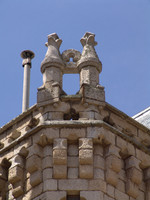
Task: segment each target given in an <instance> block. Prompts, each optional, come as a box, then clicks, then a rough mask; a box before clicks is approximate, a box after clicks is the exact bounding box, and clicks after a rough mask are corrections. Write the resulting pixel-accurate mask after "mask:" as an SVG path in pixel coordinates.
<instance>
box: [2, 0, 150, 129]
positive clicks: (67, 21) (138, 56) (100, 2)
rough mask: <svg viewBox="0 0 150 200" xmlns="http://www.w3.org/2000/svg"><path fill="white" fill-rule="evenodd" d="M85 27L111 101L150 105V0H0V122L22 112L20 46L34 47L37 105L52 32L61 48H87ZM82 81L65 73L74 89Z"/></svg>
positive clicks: (122, 106) (129, 110) (127, 107)
mask: <svg viewBox="0 0 150 200" xmlns="http://www.w3.org/2000/svg"><path fill="white" fill-rule="evenodd" d="M86 31H89V32H93V33H95V34H96V37H95V39H96V41H97V42H98V45H97V46H96V51H97V54H98V56H99V58H100V60H101V62H102V64H103V66H102V67H103V68H102V73H101V74H100V84H101V85H103V86H104V87H105V92H106V101H107V102H108V103H110V104H112V105H113V106H115V107H117V108H118V109H119V110H121V111H123V112H125V113H126V114H128V115H129V116H133V115H134V114H136V113H138V112H140V111H141V110H143V109H145V108H147V107H148V106H150V78H149V77H150V0H113V1H112V0H76V1H75V0H74V1H73V0H60V1H59V0H55V1H52V0H44V1H43V0H26V1H23V0H13V1H9V0H0V52H1V53H0V92H1V93H0V126H2V125H4V124H5V123H7V122H9V121H10V120H11V119H13V118H15V117H16V116H18V115H19V114H21V110H22V108H21V107H22V86H23V68H22V59H21V57H20V53H21V51H23V50H24V49H30V50H32V51H33V52H34V53H35V58H34V59H33V61H32V69H31V88H30V106H32V105H34V104H35V103H36V93H37V88H38V87H40V86H41V85H42V74H41V72H40V65H41V62H42V60H43V58H44V56H45V53H46V50H47V49H46V47H45V45H44V44H45V42H46V41H47V35H48V34H50V33H53V32H56V33H57V34H58V36H59V37H60V38H61V39H62V40H63V43H62V45H61V48H60V51H61V52H62V51H64V50H66V49H70V48H74V49H77V50H79V51H82V45H81V44H80V39H81V37H82V36H83V35H84V33H85V32H86ZM78 87H79V81H78V80H77V77H72V76H71V75H70V76H68V77H64V90H65V91H67V92H68V93H69V94H75V93H76V91H77V90H78Z"/></svg>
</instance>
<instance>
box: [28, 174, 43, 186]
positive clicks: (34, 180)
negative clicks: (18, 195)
mask: <svg viewBox="0 0 150 200" xmlns="http://www.w3.org/2000/svg"><path fill="white" fill-rule="evenodd" d="M41 182H42V173H41V171H35V172H34V173H32V174H31V175H30V184H31V185H32V187H34V186H36V185H38V184H40V183H41Z"/></svg>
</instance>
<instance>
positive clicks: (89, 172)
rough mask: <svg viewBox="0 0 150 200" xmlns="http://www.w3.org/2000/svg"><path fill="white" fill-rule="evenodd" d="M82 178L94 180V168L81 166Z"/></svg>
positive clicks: (80, 174) (80, 173)
mask: <svg viewBox="0 0 150 200" xmlns="http://www.w3.org/2000/svg"><path fill="white" fill-rule="evenodd" d="M79 176H80V178H85V179H89V178H93V166H92V165H80V166H79Z"/></svg>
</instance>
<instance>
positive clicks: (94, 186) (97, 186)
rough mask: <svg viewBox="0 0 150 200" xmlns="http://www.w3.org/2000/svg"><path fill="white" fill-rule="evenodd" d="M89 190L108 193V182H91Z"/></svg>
mask: <svg viewBox="0 0 150 200" xmlns="http://www.w3.org/2000/svg"><path fill="white" fill-rule="evenodd" d="M88 190H93V191H99V190H100V191H102V192H104V193H106V182H105V181H103V180H101V179H99V180H94V179H93V180H89V187H88Z"/></svg>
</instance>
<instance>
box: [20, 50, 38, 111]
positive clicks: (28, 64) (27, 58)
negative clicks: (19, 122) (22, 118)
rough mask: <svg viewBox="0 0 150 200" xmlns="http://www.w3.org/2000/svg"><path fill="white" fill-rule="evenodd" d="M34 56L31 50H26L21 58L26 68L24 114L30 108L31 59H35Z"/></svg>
mask: <svg viewBox="0 0 150 200" xmlns="http://www.w3.org/2000/svg"><path fill="white" fill-rule="evenodd" d="M34 56H35V55H34V53H33V52H32V51H30V50H25V51H23V52H22V53H21V57H22V58H23V62H22V66H23V67H24V80H23V98H22V112H24V111H26V110H27V109H28V108H29V95H30V68H31V59H32V58H34Z"/></svg>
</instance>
